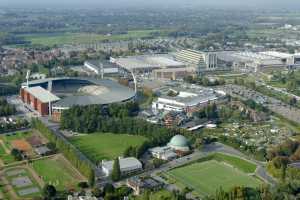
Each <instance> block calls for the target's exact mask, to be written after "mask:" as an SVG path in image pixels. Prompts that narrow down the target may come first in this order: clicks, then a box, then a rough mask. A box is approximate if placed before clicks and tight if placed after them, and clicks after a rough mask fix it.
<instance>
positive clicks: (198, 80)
mask: <svg viewBox="0 0 300 200" xmlns="http://www.w3.org/2000/svg"><path fill="white" fill-rule="evenodd" d="M183 80H184V81H186V82H188V83H190V84H198V85H203V86H217V85H224V84H225V80H224V79H221V78H219V79H214V80H210V79H208V78H207V77H204V76H197V77H194V76H187V77H185V78H184V79H183Z"/></svg>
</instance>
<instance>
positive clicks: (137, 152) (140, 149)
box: [123, 141, 154, 158]
mask: <svg viewBox="0 0 300 200" xmlns="http://www.w3.org/2000/svg"><path fill="white" fill-rule="evenodd" d="M152 145H154V144H152ZM149 147H150V144H149V142H147V141H145V142H144V143H143V144H141V145H139V146H129V147H128V148H127V149H125V151H124V152H123V156H124V157H125V158H126V157H136V158H140V157H141V156H142V155H143V153H144V152H145V151H146V150H147V149H148V148H149Z"/></svg>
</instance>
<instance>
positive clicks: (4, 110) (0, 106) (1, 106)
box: [0, 98, 16, 117]
mask: <svg viewBox="0 0 300 200" xmlns="http://www.w3.org/2000/svg"><path fill="white" fill-rule="evenodd" d="M15 113H16V107H15V106H14V105H11V104H9V103H8V102H7V100H6V99H4V98H0V117H2V116H9V115H13V114H15Z"/></svg>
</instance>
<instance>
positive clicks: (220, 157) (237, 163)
mask: <svg viewBox="0 0 300 200" xmlns="http://www.w3.org/2000/svg"><path fill="white" fill-rule="evenodd" d="M213 159H215V160H217V161H223V162H226V163H228V164H230V165H232V166H234V167H236V168H238V169H239V170H241V171H243V172H245V173H254V172H255V170H256V165H255V164H253V163H251V162H248V161H246V160H243V159H241V158H238V157H234V156H229V155H226V154H220V153H216V154H215V155H214V156H213Z"/></svg>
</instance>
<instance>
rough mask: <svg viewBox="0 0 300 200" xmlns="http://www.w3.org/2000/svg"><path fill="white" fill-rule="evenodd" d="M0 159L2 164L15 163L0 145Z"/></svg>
mask: <svg viewBox="0 0 300 200" xmlns="http://www.w3.org/2000/svg"><path fill="white" fill-rule="evenodd" d="M0 159H1V160H2V162H3V163H4V164H10V163H12V162H14V161H15V159H14V157H13V156H12V155H10V154H7V153H6V151H5V149H4V147H3V145H2V144H0Z"/></svg>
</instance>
